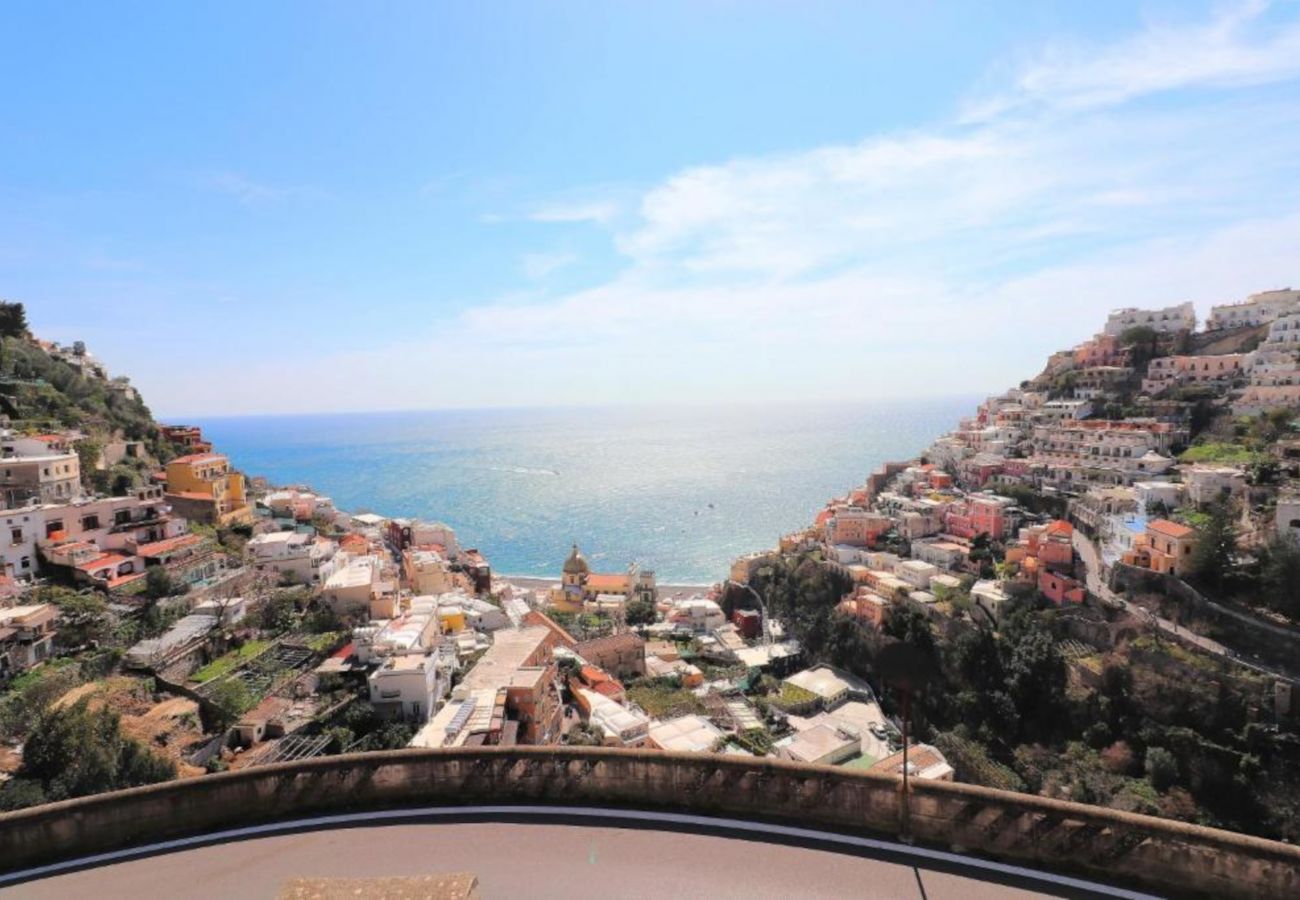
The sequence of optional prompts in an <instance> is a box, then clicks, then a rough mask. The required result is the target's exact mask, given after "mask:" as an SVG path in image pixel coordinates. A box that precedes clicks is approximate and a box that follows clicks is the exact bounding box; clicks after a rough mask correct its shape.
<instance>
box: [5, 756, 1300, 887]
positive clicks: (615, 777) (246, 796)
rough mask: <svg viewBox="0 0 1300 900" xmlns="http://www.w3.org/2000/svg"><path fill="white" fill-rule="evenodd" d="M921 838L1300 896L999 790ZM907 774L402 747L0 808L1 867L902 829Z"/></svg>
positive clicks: (1282, 864)
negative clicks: (378, 822) (370, 818)
mask: <svg viewBox="0 0 1300 900" xmlns="http://www.w3.org/2000/svg"><path fill="white" fill-rule="evenodd" d="M913 786H914V787H913V796H912V802H911V816H910V821H911V829H912V832H913V834H914V835H915V837H916V838H917V839H918V840H919V841H920V842H922V843H924V844H928V845H931V846H935V847H942V848H952V849H955V850H959V851H962V852H967V853H973V854H979V855H983V856H987V857H990V858H994V859H999V860H1004V861H1007V862H1019V863H1025V864H1028V865H1032V866H1037V867H1041V868H1044V869H1047V870H1050V871H1054V872H1058V873H1071V874H1076V875H1080V876H1083V877H1092V878H1095V879H1098V880H1102V881H1114V880H1116V879H1121V880H1123V881H1125V882H1128V883H1130V884H1134V885H1138V886H1142V887H1146V888H1149V889H1154V890H1158V891H1171V892H1176V893H1180V894H1202V895H1205V896H1216V897H1224V896H1240V897H1247V896H1249V897H1261V896H1279V897H1280V896H1300V848H1296V847H1293V846H1290V845H1287V844H1281V843H1275V842H1272V841H1265V840H1260V839H1258V838H1251V837H1246V836H1243V835H1237V834H1231V833H1228V832H1224V831H1218V830H1215V829H1210V828H1203V827H1200V826H1194V825H1186V824H1182V823H1178V822H1171V821H1166V820H1162V819H1156V818H1151V817H1148V816H1139V815H1134V814H1131V813H1122V812H1117V811H1114V810H1108V809H1102V808H1099V807H1089V806H1083V805H1080V804H1074V803H1065V802H1061V801H1055V800H1048V799H1046V798H1042V797H1035V796H1030V795H1025V794H1014V793H1009V792H1005V791H996V790H991V789H989V788H981V787H975V786H973V785H963V784H948V783H941V782H921V781H914V782H913ZM899 787H900V786H899V781H898V779H897V778H896V777H892V776H882V775H873V774H869V773H865V772H854V771H846V770H843V769H835V768H826V767H820V766H807V765H801V764H796V763H790V762H782V761H776V760H757V759H745V758H736V757H724V756H709V755H694V754H681V753H662V752H656V751H644V750H611V749H607V748H587V747H565V748H554V747H506V748H503V747H486V748H475V749H472V750H471V749H454V750H397V751H391V752H387V753H370V754H354V755H349V756H335V757H326V758H321V759H314V760H309V761H306V762H300V763H286V764H281V765H273V766H264V767H260V768H253V769H247V770H244V771H240V772H229V773H224V774H220V775H210V776H207V777H203V778H196V779H190V780H186V781H176V782H169V783H166V784H161V785H153V786H150V787H143V788H134V789H131V790H127V791H118V792H115V793H112V794H102V795H98V796H94V797H86V798H81V799H78V800H69V801H64V802H62V803H54V804H49V805H47V806H43V807H37V808H34V809H30V810H23V811H21V812H16V813H9V814H6V815H0V871H12V870H15V869H20V868H24V867H29V866H33V865H39V864H41V863H46V862H52V861H56V860H60V859H69V858H75V857H79V856H84V855H87V854H90V853H94V852H100V851H105V850H111V849H120V848H124V847H131V846H137V845H140V844H144V843H148V842H153V841H159V840H164V839H167V838H174V837H180V836H183V835H196V834H205V833H210V832H214V831H217V830H220V829H223V828H231V827H238V826H243V825H250V824H255V823H261V822H269V821H275V820H283V819H288V818H298V817H303V816H308V815H319V814H324V813H337V812H357V811H365V810H378V809H392V808H401V807H403V806H407V807H409V806H419V805H426V806H427V805H438V804H455V805H466V804H478V803H538V802H540V803H552V804H560V805H565V804H567V805H596V806H607V807H622V808H638V809H669V810H674V811H680V812H692V813H700V814H717V815H729V816H733V817H738V818H746V819H762V820H768V821H784V822H787V823H791V822H796V823H798V824H801V825H805V826H808V827H821V828H830V829H851V830H856V831H860V832H870V833H874V834H878V835H894V834H897V833H898V830H899V823H900V807H899V799H900V790H899Z"/></svg>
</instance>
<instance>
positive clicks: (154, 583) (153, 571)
mask: <svg viewBox="0 0 1300 900" xmlns="http://www.w3.org/2000/svg"><path fill="white" fill-rule="evenodd" d="M174 593H176V584H175V582H174V581H173V579H172V576H171V573H170V572H168V571H167V570H166V569H165V568H163V567H162V566H152V567H150V569H149V571H148V572H147V573H146V574H145V576H144V595H145V596H146V597H148V598H149V599H150V600H161V599H162V598H163V597H170V596H171V595H172V594H174Z"/></svg>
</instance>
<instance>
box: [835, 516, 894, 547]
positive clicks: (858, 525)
mask: <svg viewBox="0 0 1300 900" xmlns="http://www.w3.org/2000/svg"><path fill="white" fill-rule="evenodd" d="M892 525H893V520H892V519H890V518H889V517H888V516H885V515H881V514H880V513H876V512H871V511H870V510H865V509H856V508H853V507H845V508H843V509H837V510H835V511H834V512H833V513H832V514H831V516H830V518H829V519H827V521H826V540H827V541H828V542H829V543H831V544H845V545H847V546H850V547H871V546H874V544H875V543H876V541H877V540H878V539H879V538H880V536H881V535H882V534H884V533H885V532H886V531H888V530H889V529H890V527H891V526H892Z"/></svg>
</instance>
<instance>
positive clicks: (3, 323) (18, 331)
mask: <svg viewBox="0 0 1300 900" xmlns="http://www.w3.org/2000/svg"><path fill="white" fill-rule="evenodd" d="M0 336H3V337H12V338H25V337H27V310H26V308H25V307H24V306H23V305H22V304H21V303H10V302H7V301H0Z"/></svg>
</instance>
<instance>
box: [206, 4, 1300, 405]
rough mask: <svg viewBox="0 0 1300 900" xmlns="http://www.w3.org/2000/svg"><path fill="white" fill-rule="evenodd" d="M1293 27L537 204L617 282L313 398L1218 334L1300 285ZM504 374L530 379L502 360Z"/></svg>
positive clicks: (622, 394)
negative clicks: (1159, 326) (583, 225)
mask: <svg viewBox="0 0 1300 900" xmlns="http://www.w3.org/2000/svg"><path fill="white" fill-rule="evenodd" d="M1284 12H1286V13H1288V15H1289V18H1288V17H1283V18H1285V20H1284V21H1279V17H1280V16H1281V14H1280V13H1277V12H1276V11H1274V12H1268V11H1262V8H1261V7H1259V6H1257V5H1249V6H1245V7H1237V8H1234V9H1233V10H1230V11H1229V12H1227V13H1222V14H1220V15H1218V16H1217V17H1216V18H1214V19H1212V20H1210V21H1208V22H1204V23H1200V24H1184V25H1178V26H1151V27H1149V28H1148V29H1146V30H1145V31H1143V32H1142V33H1141V34H1138V35H1135V36H1132V37H1130V38H1126V39H1124V40H1121V41H1118V42H1116V43H1115V44H1112V45H1109V46H1102V47H1096V48H1093V49H1092V50H1072V51H1070V52H1068V53H1066V52H1065V51H1061V50H1056V49H1054V50H1051V51H1050V52H1048V53H1046V54H1044V55H1043V56H1041V57H1039V58H1036V59H1035V61H1034V62H1032V63H1030V64H1029V65H1028V66H1026V67H1025V69H1024V70H1023V71H1020V72H1018V73H1017V74H1016V75H1014V76H1013V77H1011V78H1010V79H1009V80H1008V81H1007V82H1006V85H1005V87H1003V89H1002V90H1000V91H993V92H990V93H986V94H985V97H986V102H984V103H983V105H982V108H981V110H980V113H979V115H973V116H967V117H964V118H963V117H954V119H953V120H952V121H947V122H939V123H935V124H932V125H930V126H928V127H924V128H916V129H914V130H911V131H908V132H902V133H894V134H879V135H873V136H870V137H867V138H866V139H864V140H862V141H860V142H857V143H851V144H843V145H834V146H825V147H818V148H813V149H810V150H807V151H805V152H800V153H789V154H784V155H779V156H764V157H751V158H737V159H733V160H730V161H726V162H721V163H718V164H713V165H700V166H695V167H691V168H689V169H685V170H683V171H679V172H676V173H673V174H671V175H669V176H668V177H665V178H664V179H663V180H662V181H660V182H659V183H658V184H654V185H651V186H650V187H648V188H646V189H644V190H642V191H641V192H640V193H639V195H638V196H637V197H636V198H635V199H634V200H633V201H629V200H628V199H627V198H625V197H624V196H621V195H618V194H617V192H613V191H611V190H609V189H608V186H600V187H599V188H597V187H593V189H592V190H591V191H590V192H588V193H587V194H585V195H582V196H581V199H579V200H575V201H566V202H564V203H556V204H553V205H550V206H543V207H540V208H538V209H537V210H535V211H534V212H533V213H532V214H531V215H530V216H528V218H531V219H533V220H535V221H539V222H589V223H595V224H598V225H600V226H601V227H603V228H604V229H606V230H607V231H608V233H609V234H610V236H611V238H612V240H613V245H614V247H615V249H616V252H617V253H618V254H619V261H620V262H621V263H622V267H621V270H619V271H617V272H616V274H614V275H612V276H611V277H609V278H607V279H605V280H603V281H602V282H600V283H597V284H594V285H592V286H590V287H588V288H586V289H584V290H579V291H573V292H567V293H562V294H559V295H551V294H547V293H546V292H543V291H540V290H539V291H536V292H534V293H531V294H525V295H517V296H512V297H507V298H502V299H501V300H499V301H497V302H495V303H489V304H485V305H479V306H477V307H474V308H471V309H468V310H466V311H465V312H464V313H462V314H461V315H459V316H458V317H457V318H456V319H454V320H452V321H449V322H442V323H437V327H436V329H432V332H433V333H432V335H431V336H429V337H426V338H415V337H412V338H410V339H409V340H408V341H406V342H404V343H402V344H401V345H398V346H394V347H390V348H385V349H384V350H383V351H382V352H377V353H376V354H374V355H373V357H367V356H366V355H365V354H360V355H357V354H352V355H349V356H347V357H338V358H335V359H328V360H321V361H318V362H313V363H312V364H311V365H315V366H318V368H319V371H316V372H314V373H313V379H312V380H313V383H315V384H318V385H320V386H321V387H322V392H321V394H320V396H321V397H322V402H323V403H326V404H331V405H335V406H342V407H346V406H348V405H349V403H350V402H354V401H350V400H349V397H350V396H351V394H354V393H356V394H358V396H357V398H356V400H355V402H360V403H362V404H364V402H365V401H366V400H367V398H373V396H375V395H377V394H380V393H382V395H383V396H385V397H386V398H388V401H389V402H391V403H392V404H393V405H394V406H415V405H421V404H427V403H428V399H427V397H424V396H423V395H421V394H417V393H415V391H416V389H415V388H412V385H421V384H428V383H438V381H439V380H440V379H441V380H443V381H446V380H447V379H449V378H453V377H454V375H455V373H457V372H459V371H466V370H470V369H472V370H473V371H475V372H476V377H475V379H474V380H473V384H472V385H469V386H467V387H466V388H464V389H462V390H461V392H460V393H459V394H458V395H457V400H458V401H459V402H462V403H465V404H469V405H475V404H523V403H554V402H575V401H581V400H591V401H614V400H626V399H647V400H668V399H680V398H682V397H683V396H684V395H689V396H690V397H693V398H694V397H700V396H706V395H707V396H713V397H717V398H724V399H725V398H730V397H737V396H753V395H756V394H757V395H762V396H771V397H789V398H797V397H808V396H813V397H824V398H844V397H853V396H870V395H873V394H874V395H893V396H897V395H903V394H909V393H910V394H922V393H941V392H948V393H952V392H955V391H967V390H975V389H993V388H997V387H1001V386H1004V385H1005V384H1006V383H1010V382H1014V381H1018V380H1020V379H1021V378H1023V377H1026V376H1027V375H1029V374H1032V371H1033V370H1034V369H1035V368H1036V367H1037V366H1038V365H1040V364H1041V362H1042V360H1043V359H1044V358H1045V356H1046V355H1047V353H1049V352H1050V351H1052V350H1054V349H1058V348H1060V347H1062V346H1068V345H1070V344H1072V343H1075V342H1078V341H1080V340H1082V339H1083V338H1085V337H1086V336H1088V335H1089V334H1091V333H1092V332H1093V331H1095V330H1096V329H1097V328H1098V327H1099V326H1100V324H1101V322H1102V320H1103V317H1104V315H1105V313H1106V311H1107V310H1108V309H1110V308H1112V307H1115V306H1120V305H1141V304H1161V305H1163V304H1165V303H1168V302H1172V301H1179V300H1183V299H1191V300H1193V301H1195V302H1197V303H1198V304H1199V305H1200V307H1201V309H1202V312H1204V311H1205V308H1206V307H1207V306H1208V305H1209V304H1210V303H1212V302H1224V301H1227V300H1232V299H1240V298H1241V297H1242V296H1243V295H1244V294H1246V293H1248V292H1250V291H1253V290H1259V289H1267V288H1270V287H1275V286H1278V285H1279V284H1286V283H1293V284H1294V283H1298V282H1300V271H1297V269H1296V267H1297V265H1298V264H1300V263H1297V259H1296V256H1295V247H1297V246H1300V94H1297V91H1296V89H1295V85H1296V82H1297V81H1298V80H1300V52H1292V51H1291V48H1292V47H1293V44H1294V42H1295V41H1296V40H1297V35H1300V17H1298V16H1297V15H1296V14H1295V10H1294V9H1293V8H1288V9H1287V10H1285V11H1284ZM1266 18H1267V20H1268V21H1267V25H1268V27H1267V28H1265V27H1262V26H1263V23H1264V22H1265V19H1266ZM1288 54H1289V55H1288ZM1264 84H1268V85H1270V86H1271V88H1270V89H1268V90H1259V89H1258V88H1259V86H1260V85H1264ZM1174 88H1179V89H1180V90H1173V89H1174ZM1206 88H1213V89H1214V90H1205V89H1206ZM1278 88H1283V89H1281V90H1279V89H1278ZM1160 91H1167V92H1169V95H1168V96H1167V97H1166V98H1164V99H1163V100H1162V102H1161V103H1160V104H1149V103H1137V102H1134V101H1136V100H1137V99H1139V98H1144V97H1149V96H1151V95H1152V94H1153V93H1156V92H1160ZM989 98H991V99H989ZM608 197H616V198H617V199H614V200H610V199H607V198H608ZM563 257H564V255H563V254H556V253H554V252H546V251H538V252H536V253H533V254H530V255H528V256H526V257H524V258H523V259H521V263H520V264H521V268H522V272H523V274H524V275H525V276H527V277H528V278H529V279H530V280H534V281H536V280H539V279H542V278H544V277H545V276H546V275H547V274H549V273H550V272H553V271H555V269H556V268H557V267H558V266H559V265H562V264H567V263H568V262H569V260H567V259H565V258H563ZM485 352H487V353H492V354H495V355H496V358H498V359H502V360H506V359H508V360H510V365H503V366H495V367H484V366H482V365H481V364H480V360H481V358H482V354H483V353H485ZM395 358H401V359H403V360H406V361H407V362H406V363H404V365H403V366H402V367H400V368H395V367H392V366H389V365H387V364H382V365H381V364H379V362H380V361H381V360H385V361H386V360H391V359H395ZM417 370H418V371H417ZM485 370H491V371H485ZM356 371H366V372H372V373H378V374H376V375H375V376H374V377H375V378H384V377H386V376H385V375H384V374H383V373H386V372H393V373H394V374H393V376H392V380H393V383H392V384H384V385H375V384H373V383H371V382H369V381H367V382H366V383H365V384H364V385H362V384H359V383H356V382H355V379H351V378H350V377H349V376H346V375H345V374H344V373H348V372H356ZM521 372H527V373H528V377H527V378H520V377H519V376H520V373H521ZM593 373H599V375H600V377H599V378H594V377H592V374H593ZM224 388H225V385H223V386H222V389H223V391H224ZM239 393H240V392H238V391H234V392H231V395H239ZM360 393H364V394H365V397H361V396H360ZM226 396H228V395H227V394H225V393H223V394H221V395H220V397H219V398H218V399H220V400H223V401H224V398H225V397H226Z"/></svg>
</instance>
